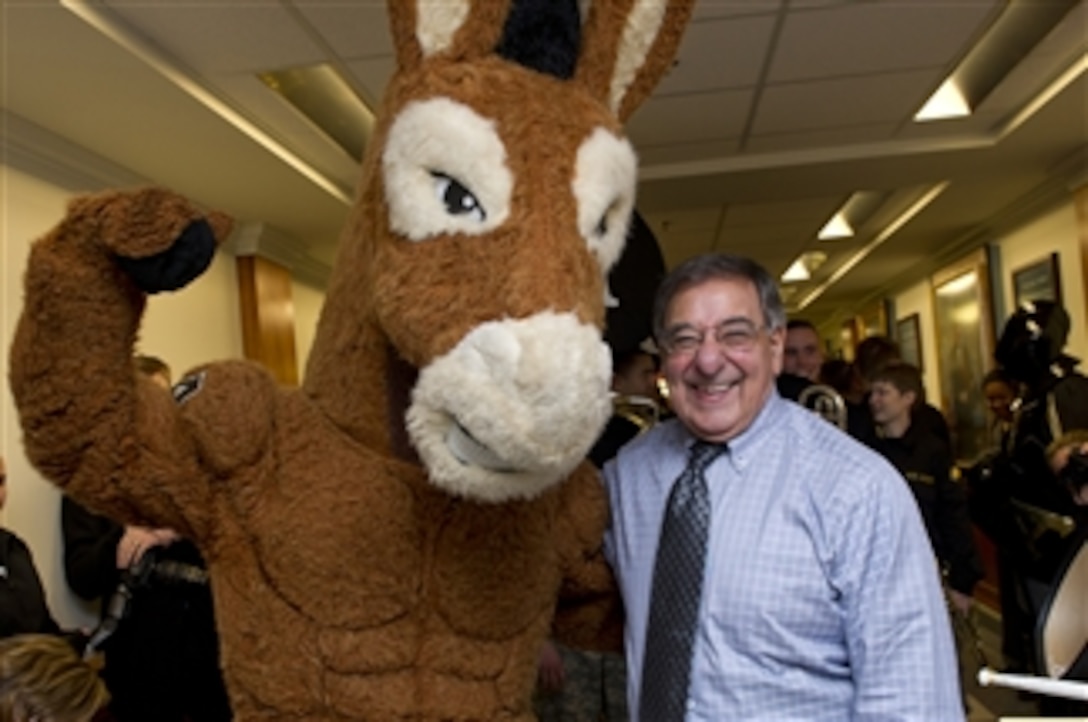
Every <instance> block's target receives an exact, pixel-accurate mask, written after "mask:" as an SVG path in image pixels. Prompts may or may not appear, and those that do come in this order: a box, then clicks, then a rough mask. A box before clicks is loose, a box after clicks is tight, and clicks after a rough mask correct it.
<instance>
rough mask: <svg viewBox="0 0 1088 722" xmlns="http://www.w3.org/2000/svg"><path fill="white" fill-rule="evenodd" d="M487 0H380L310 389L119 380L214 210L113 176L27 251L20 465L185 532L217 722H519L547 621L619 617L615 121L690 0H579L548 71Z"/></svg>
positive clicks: (667, 51) (576, 633) (618, 145)
mask: <svg viewBox="0 0 1088 722" xmlns="http://www.w3.org/2000/svg"><path fill="white" fill-rule="evenodd" d="M508 11H509V8H508V6H507V4H506V3H503V2H487V3H482V2H471V3H470V2H468V1H467V0H464V1H461V2H457V1H454V0H450V2H443V3H431V4H427V3H423V2H420V3H418V7H417V3H412V2H407V1H406V0H390V3H389V12H390V16H391V19H392V29H393V36H394V41H395V45H396V50H397V61H398V72H397V74H396V76H395V77H394V78H393V80H392V81H391V85H390V88H389V90H388V93H387V96H386V101H385V106H384V109H383V112H382V114H381V116H380V117H379V121H378V124H377V130H376V133H375V136H374V138H373V140H372V141H371V146H370V150H369V152H368V155H367V158H366V160H365V162H364V179H363V184H362V187H361V190H360V195H359V200H358V203H357V205H356V208H355V211H354V213H353V216H352V219H351V221H350V223H349V225H348V227H347V229H346V230H345V234H344V236H343V239H342V242H341V251H340V257H339V258H338V260H337V265H336V269H335V271H334V276H333V281H332V283H331V285H330V288H329V291H328V294H327V299H326V305H325V308H324V310H323V312H322V316H321V321H320V324H319V328H318V332H317V337H316V339H315V343H314V348H313V350H312V352H311V356H310V363H309V367H308V369H307V374H306V379H305V382H304V384H303V387H302V388H301V389H298V390H288V389H282V388H278V387H277V386H276V385H275V384H274V383H273V381H272V380H271V378H270V377H269V376H268V375H267V374H266V373H265V372H264V371H263V370H261V369H260V368H259V367H257V366H255V365H252V364H249V363H246V362H225V363H217V364H211V365H208V366H205V367H203V368H200V369H197V370H195V371H194V372H193V373H191V374H190V375H189V376H187V377H186V379H185V380H184V381H183V382H182V384H180V385H179V387H178V389H176V395H177V396H178V402H177V403H174V402H173V401H172V400H171V399H170V398H169V397H167V396H166V395H164V394H162V393H161V392H160V391H158V390H156V389H155V388H154V387H153V386H152V385H151V384H150V382H147V381H146V380H143V379H140V378H138V377H137V376H136V375H135V374H134V373H133V371H132V368H131V364H130V363H129V359H130V358H131V355H132V350H133V345H134V342H135V338H136V335H137V330H138V325H139V320H140V316H141V313H142V310H143V306H144V303H145V295H146V293H149V292H156V291H160V290H167V289H171V288H175V287H179V286H181V285H184V283H186V282H188V280H191V278H193V277H195V275H197V274H199V273H200V272H201V271H202V269H203V268H204V267H205V266H206V264H207V262H208V259H209V258H210V253H211V252H212V251H213V249H214V245H215V241H216V240H222V238H223V236H224V235H225V233H226V232H227V229H228V222H227V221H226V220H225V219H223V218H221V217H219V216H217V215H215V214H205V213H203V212H201V211H200V210H198V209H197V208H195V207H194V206H192V205H191V204H190V203H188V202H187V201H185V200H184V199H182V198H179V197H178V196H176V195H174V194H172V193H170V192H168V191H164V190H160V189H146V190H139V191H133V192H124V193H120V192H118V193H106V194H100V195H97V196H91V197H86V198H80V199H77V200H75V201H73V202H72V204H71V206H70V208H69V213H68V215H67V216H66V218H65V219H64V220H63V221H62V222H61V223H60V225H59V226H58V227H57V228H56V229H54V230H53V231H51V232H50V233H49V234H48V235H47V236H46V237H45V238H43V239H41V240H40V241H38V242H37V243H36V244H35V246H34V249H33V251H32V255H31V259H30V263H29V267H28V271H27V278H26V306H25V311H24V316H23V318H22V320H21V322H20V325H19V328H18V331H17V335H16V340H15V343H14V346H13V349H12V359H11V382H12V388H13V391H14V395H15V399H16V403H17V406H18V409H19V414H20V419H21V422H22V425H23V429H24V433H25V440H26V446H27V451H28V454H29V456H30V458H31V459H32V461H33V462H34V463H35V464H36V465H37V466H38V468H39V469H41V470H42V472H43V473H44V474H46V475H47V476H48V477H49V478H50V479H52V480H53V481H55V482H56V483H57V484H58V485H60V486H61V487H63V488H64V489H65V491H66V492H68V493H70V494H72V495H73V496H74V497H76V498H77V499H79V500H81V501H83V502H84V503H87V504H89V505H91V506H92V507H94V508H97V509H99V510H102V511H106V512H109V513H110V514H112V515H113V516H116V517H119V518H123V519H126V520H130V521H138V522H145V523H147V522H150V523H153V524H154V525H156V526H170V527H173V528H176V529H178V530H179V531H180V532H181V533H183V534H184V535H185V536H187V537H189V538H192V539H193V540H194V541H196V542H197V544H198V545H199V546H200V548H201V550H202V552H203V554H204V556H205V558H206V560H207V562H208V566H209V571H210V574H211V578H212V589H213V594H214V598H215V605H216V615H217V620H218V626H219V628H220V640H221V646H222V659H223V666H224V673H225V677H226V680H227V685H228V688H229V690H230V693H231V700H232V704H233V707H234V711H235V718H236V719H237V720H240V721H243V722H244V721H246V720H302V719H305V720H314V721H320V720H356V719H361V720H382V721H384V720H393V719H403V720H528V719H531V718H532V714H531V712H530V705H529V700H530V693H531V690H532V686H533V680H534V676H535V668H536V659H537V652H538V649H539V647H540V644H541V642H542V640H543V639H544V637H545V636H546V635H547V634H549V630H550V625H552V623H553V616H554V620H555V628H554V633H556V634H557V635H558V636H560V637H561V638H567V639H569V640H571V641H573V642H575V643H582V644H585V643H588V641H589V640H590V639H591V638H594V637H596V638H598V639H599V638H600V630H601V629H602V626H606V625H604V623H605V621H606V620H607V619H608V618H610V616H611V615H612V613H613V612H614V597H613V594H612V587H611V577H610V575H609V572H608V570H607V568H606V567H605V565H604V564H603V562H602V560H601V556H600V539H601V534H602V531H603V528H604V525H605V523H606V517H607V511H606V509H605V504H604V499H603V494H602V492H601V489H600V488H599V485H598V483H597V481H596V479H595V476H594V475H593V472H592V471H591V470H590V468H589V467H588V465H586V464H584V463H581V462H582V459H583V458H584V456H585V453H586V451H587V450H588V448H589V446H590V444H591V443H592V442H593V440H594V438H595V436H596V434H597V432H598V431H599V429H600V428H601V426H602V425H603V423H604V421H605V420H606V419H607V417H608V415H609V413H610V404H609V401H608V383H609V377H610V365H609V359H608V353H607V349H606V347H605V346H604V345H603V344H602V343H601V340H600V325H601V323H602V319H603V317H604V310H603V309H604V298H605V296H606V293H607V289H606V288H605V284H604V281H603V279H604V275H605V273H606V272H607V270H608V268H609V267H610V266H611V264H612V263H613V262H614V261H615V260H616V257H617V256H618V255H619V253H620V251H621V250H622V245H623V238H624V234H625V231H626V224H627V218H628V216H629V214H630V212H631V209H632V205H633V200H634V199H633V196H634V184H635V172H636V168H635V166H636V163H635V157H634V154H633V152H632V150H631V148H630V146H629V145H628V143H627V142H626V141H625V140H624V139H623V136H622V133H621V126H620V123H621V121H622V120H623V119H625V118H626V117H627V116H628V115H629V114H630V113H631V112H632V111H633V110H634V108H635V107H637V105H638V104H639V103H640V102H641V101H642V100H643V99H644V98H645V97H646V96H647V95H648V94H649V92H650V91H651V89H652V88H653V86H654V85H655V83H656V81H657V80H658V79H659V78H660V76H661V75H662V73H663V72H664V70H665V69H666V67H667V65H668V63H669V61H670V60H671V58H672V55H673V53H674V52H675V48H676V45H677V44H678V42H679V37H680V34H681V30H682V27H683V25H684V23H685V21H686V18H687V15H688V14H689V12H690V3H688V2H673V3H664V2H653V1H650V2H647V1H645V0H638V1H636V0H627V1H624V0H615V1H613V2H605V3H599V2H598V3H594V4H593V6H592V8H591V10H590V12H589V15H588V18H587V21H586V24H585V29H584V31H583V41H582V50H581V54H580V57H579V59H578V63H577V67H576V69H574V72H573V78H571V79H569V80H562V79H557V78H554V77H549V76H547V75H544V74H542V73H538V72H535V71H533V70H530V69H527V68H524V67H522V66H519V65H516V64H514V63H511V62H509V61H507V60H505V59H503V58H501V57H499V56H498V55H495V54H494V50H495V48H496V46H497V45H499V44H500V42H501V33H502V31H503V28H504V26H505V25H506V24H507V21H508V19H510V18H512V17H513V16H510V18H508ZM88 378H91V379H94V382H93V383H87V381H86V379H88ZM557 598H558V599H559V608H558V612H556V599H557Z"/></svg>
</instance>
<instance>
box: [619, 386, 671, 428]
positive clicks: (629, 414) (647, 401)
mask: <svg viewBox="0 0 1088 722" xmlns="http://www.w3.org/2000/svg"><path fill="white" fill-rule="evenodd" d="M612 410H613V412H614V413H615V414H616V416H620V417H622V418H624V419H627V420H628V421H630V422H631V423H632V424H634V425H635V426H637V427H638V432H639V433H640V434H641V433H642V432H644V431H646V430H647V429H649V428H650V427H651V426H653V425H654V424H656V423H657V422H658V420H659V419H660V417H661V409H660V407H658V405H657V402H656V401H654V400H653V399H651V398H649V397H647V396H637V395H634V394H632V395H620V394H617V395H616V396H613V397H612Z"/></svg>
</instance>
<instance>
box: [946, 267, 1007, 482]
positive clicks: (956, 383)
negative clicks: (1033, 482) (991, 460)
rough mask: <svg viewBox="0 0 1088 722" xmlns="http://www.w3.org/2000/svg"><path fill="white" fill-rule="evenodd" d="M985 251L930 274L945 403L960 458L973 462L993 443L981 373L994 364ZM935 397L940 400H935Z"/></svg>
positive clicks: (955, 449)
mask: <svg viewBox="0 0 1088 722" xmlns="http://www.w3.org/2000/svg"><path fill="white" fill-rule="evenodd" d="M988 279H989V274H988V273H987V263H986V254H985V252H984V251H982V250H980V251H978V252H975V253H972V254H970V255H969V256H967V257H966V258H963V259H962V260H960V261H958V262H956V263H953V264H951V265H949V266H948V267H946V268H944V269H942V270H941V271H939V272H938V273H936V274H934V275H933V277H932V278H931V279H930V280H931V283H932V288H933V322H934V327H935V331H936V334H935V335H936V351H937V374H938V377H939V378H940V383H941V398H940V404H939V405H940V407H941V410H942V411H943V412H944V415H945V418H946V419H947V420H948V426H949V429H950V430H951V432H952V449H953V453H954V455H955V458H956V459H957V460H960V461H964V462H968V463H969V462H972V461H974V460H975V459H977V458H978V457H979V455H980V454H982V452H983V451H985V450H986V449H987V447H988V445H989V435H988V425H987V418H986V413H987V409H986V400H985V398H983V395H982V388H981V386H982V378H983V376H985V374H986V372H987V371H989V370H990V369H991V368H992V367H993V365H994V361H993V349H994V338H993V321H992V315H993V312H992V309H991V308H990V300H989V299H990V289H989V281H988ZM930 401H931V402H933V403H934V404H936V400H935V399H931V400H930Z"/></svg>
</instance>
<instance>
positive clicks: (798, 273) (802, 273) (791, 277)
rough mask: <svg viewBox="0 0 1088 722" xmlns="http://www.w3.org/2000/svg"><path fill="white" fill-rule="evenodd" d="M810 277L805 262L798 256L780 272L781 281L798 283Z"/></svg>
mask: <svg viewBox="0 0 1088 722" xmlns="http://www.w3.org/2000/svg"><path fill="white" fill-rule="evenodd" d="M810 278H812V274H810V273H809V272H808V269H807V268H805V263H804V261H802V260H801V259H800V258H798V259H797V260H795V261H794V262H793V263H791V264H790V267H789V268H787V269H786V272H785V273H783V274H782V283H798V282H800V281H807V280H808V279H810Z"/></svg>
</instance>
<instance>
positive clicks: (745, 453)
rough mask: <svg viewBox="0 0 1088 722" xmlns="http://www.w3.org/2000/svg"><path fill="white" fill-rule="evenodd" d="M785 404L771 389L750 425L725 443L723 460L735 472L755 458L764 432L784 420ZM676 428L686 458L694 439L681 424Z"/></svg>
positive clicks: (741, 469) (776, 391) (765, 435)
mask: <svg viewBox="0 0 1088 722" xmlns="http://www.w3.org/2000/svg"><path fill="white" fill-rule="evenodd" d="M787 403H790V402H788V401H786V400H784V399H783V398H782V397H781V396H780V395H779V394H778V390H777V389H775V388H774V387H772V388H771V391H770V394H768V396H767V400H766V401H764V402H763V407H762V408H761V409H760V410H759V412H758V413H757V414H756V416H755V418H754V419H752V423H751V424H749V425H748V428H747V429H745V430H744V431H742V432H741V433H740V434H739V435H737V436H735V437H733V438H732V439H730V440H729V441H728V442H727V443H728V445H729V453H728V454H725V458H727V459H729V463H731V464H732V465H733V468H735V469H736V470H737V471H743V470H744V469H745V468H746V467H747V466H748V464H749V463H751V461H752V460H754V459H755V458H757V454H758V452H759V447H760V445H761V444H762V443H763V441H764V439H766V438H767V433H766V432H767V431H769V430H770V429H772V428H774V426H775V425H776V424H779V423H782V421H783V420H784V418H783V417H784V415H785V412H786V404H787ZM677 426H679V428H680V429H682V441H683V447H684V454H685V456H686V455H687V453H688V452H690V450H691V445H692V444H694V443H695V441H696V438H695V436H694V435H693V434H692V433H691V432H690V431H687V429H685V428H684V426H683V424H679V423H678V424H677Z"/></svg>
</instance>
